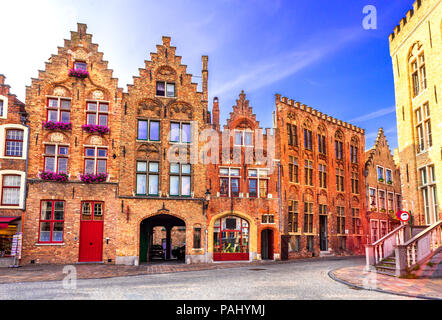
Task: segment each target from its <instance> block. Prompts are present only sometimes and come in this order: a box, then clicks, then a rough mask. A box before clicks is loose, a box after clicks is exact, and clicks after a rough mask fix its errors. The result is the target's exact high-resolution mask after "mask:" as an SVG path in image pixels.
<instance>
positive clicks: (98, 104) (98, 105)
mask: <svg viewBox="0 0 442 320" xmlns="http://www.w3.org/2000/svg"><path fill="white" fill-rule="evenodd" d="M88 103H95V105H96V106H97V110H96V111H95V112H94V111H89V110H88ZM100 103H103V104H107V111H99V110H100ZM71 107H72V106H71ZM94 113H95V116H96V118H95V123H94V125H98V123H99V122H100V119H99V117H100V114H106V115H107V124H106V127H108V128H110V126H109V120H110V114H111V113H110V101H106V100H92V99H91V100H86V109H85V114H86V122H85V124H87V115H88V114H94Z"/></svg>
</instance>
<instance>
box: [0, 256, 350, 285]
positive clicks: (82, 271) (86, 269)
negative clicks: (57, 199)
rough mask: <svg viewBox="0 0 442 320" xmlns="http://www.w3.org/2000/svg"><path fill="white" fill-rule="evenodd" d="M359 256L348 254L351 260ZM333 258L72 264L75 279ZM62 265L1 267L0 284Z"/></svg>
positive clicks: (58, 274)
mask: <svg viewBox="0 0 442 320" xmlns="http://www.w3.org/2000/svg"><path fill="white" fill-rule="evenodd" d="M353 258H358V257H348V259H353ZM323 259H342V257H333V258H313V259H312V258H310V259H298V260H290V261H262V260H261V261H253V262H230V263H226V262H223V263H209V264H184V263H179V262H174V261H171V262H154V263H151V264H142V265H140V266H126V265H114V264H74V266H75V269H76V272H77V278H78V279H99V278H111V277H124V276H135V275H144V274H161V273H175V272H186V271H201V270H213V269H226V268H238V267H252V266H260V265H268V264H281V263H294V262H300V261H316V260H323ZM64 267H65V265H56V264H29V265H25V266H22V267H19V268H0V283H12V282H33V281H50V280H62V279H64V278H65V276H66V274H64V273H63V268H64Z"/></svg>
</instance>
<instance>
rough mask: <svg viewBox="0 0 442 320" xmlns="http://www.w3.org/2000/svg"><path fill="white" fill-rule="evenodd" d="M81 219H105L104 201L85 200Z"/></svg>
mask: <svg viewBox="0 0 442 320" xmlns="http://www.w3.org/2000/svg"><path fill="white" fill-rule="evenodd" d="M81 220H93V221H102V220H103V202H96V201H83V202H82V203H81Z"/></svg>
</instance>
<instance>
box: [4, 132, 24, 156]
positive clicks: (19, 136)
mask: <svg viewBox="0 0 442 320" xmlns="http://www.w3.org/2000/svg"><path fill="white" fill-rule="evenodd" d="M23 136H24V131H23V130H17V129H9V130H6V156H10V157H22V156H23Z"/></svg>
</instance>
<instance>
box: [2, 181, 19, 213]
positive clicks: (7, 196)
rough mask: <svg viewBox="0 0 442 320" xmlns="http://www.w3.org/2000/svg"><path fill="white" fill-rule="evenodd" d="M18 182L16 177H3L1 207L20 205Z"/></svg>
mask: <svg viewBox="0 0 442 320" xmlns="http://www.w3.org/2000/svg"><path fill="white" fill-rule="evenodd" d="M20 182H21V177H20V176H18V175H4V176H3V184H2V205H4V206H18V205H19V204H20Z"/></svg>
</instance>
